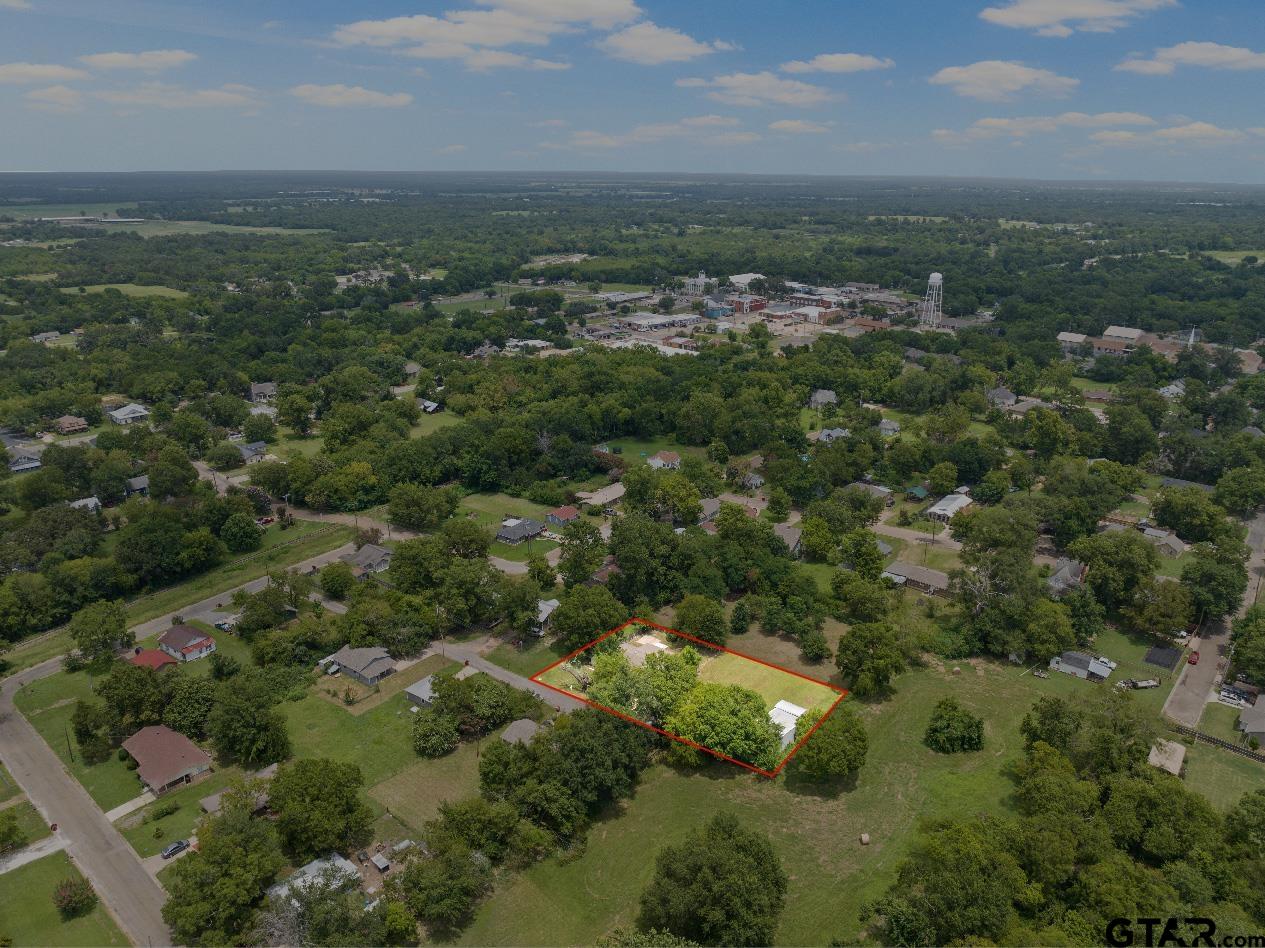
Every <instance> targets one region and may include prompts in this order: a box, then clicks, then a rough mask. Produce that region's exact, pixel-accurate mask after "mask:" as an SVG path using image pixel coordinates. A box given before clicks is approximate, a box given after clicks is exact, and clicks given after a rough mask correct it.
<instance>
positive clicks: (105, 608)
mask: <svg viewBox="0 0 1265 948" xmlns="http://www.w3.org/2000/svg"><path fill="white" fill-rule="evenodd" d="M68 631H69V632H70V638H71V640H72V641H73V642H74V643H75V647H76V648H78V649H79V654H80V655H82V656H83V658H84V661H86V662H87V663H88V664H90V665H98V666H99V665H101V664H102V663H105V662H108V661H110V660H111V659H112V658H114V655H115V653H116V652H117V651H118V650H119V648H120V647H121V646H122V645H123V643H124V642H126V641H127V639H128V634H127V609H126V608H125V607H124V605H123V603H122V602H94V603H91V604H89V605H87V606H84V607H83V608H82V609H80V610H79V611H78V612H76V613H75V614H74V616H73V617H72V618H71V620H70V624H69V626H68Z"/></svg>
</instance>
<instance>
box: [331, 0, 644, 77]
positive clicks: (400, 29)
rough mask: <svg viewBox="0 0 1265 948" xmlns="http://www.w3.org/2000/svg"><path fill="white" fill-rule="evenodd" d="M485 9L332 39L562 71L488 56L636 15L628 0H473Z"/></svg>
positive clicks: (385, 24) (404, 19)
mask: <svg viewBox="0 0 1265 948" xmlns="http://www.w3.org/2000/svg"><path fill="white" fill-rule="evenodd" d="M478 2H479V4H480V5H481V6H482V7H486V8H487V9H461V10H448V11H446V12H444V13H442V14H440V15H439V16H431V15H428V14H415V15H413V16H397V17H391V18H389V19H385V20H358V21H356V22H354V23H347V24H344V25H342V26H339V27H337V28H336V29H335V30H334V33H333V40H334V42H335V43H337V44H339V45H343V46H370V47H380V48H383V49H391V50H393V51H397V52H402V53H404V54H406V55H409V56H414V57H416V58H419V59H458V60H462V61H464V62H465V63H466V65H467V66H469V67H470V68H471V69H476V70H483V69H493V68H500V67H507V66H509V67H517V68H526V69H565V68H567V67H566V65H565V64H563V63H556V62H552V61H550V60H546V59H532V58H530V57H527V56H522V55H518V54H508V53H507V54H504V55H498V56H492V55H489V53H488V51H489V50H505V49H506V48H507V47H510V46H516V45H525V46H546V45H548V44H549V43H550V42H551V41H552V39H553V38H554V37H555V36H558V35H561V34H565V33H573V32H576V31H577V30H579V29H584V28H600V29H613V28H614V27H616V26H619V25H621V24H624V23H628V22H631V21H632V20H635V19H636V18H637V17H638V16H639V15H640V13H641V11H640V9H639V8H638V7H637V5H636V4H635V3H633V2H632V0H478Z"/></svg>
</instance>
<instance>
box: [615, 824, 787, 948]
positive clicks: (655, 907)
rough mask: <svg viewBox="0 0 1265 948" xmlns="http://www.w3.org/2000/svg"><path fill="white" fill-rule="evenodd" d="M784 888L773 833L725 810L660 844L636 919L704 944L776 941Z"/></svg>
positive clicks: (784, 878) (644, 925) (643, 926)
mask: <svg viewBox="0 0 1265 948" xmlns="http://www.w3.org/2000/svg"><path fill="white" fill-rule="evenodd" d="M786 889H787V876H786V872H785V871H784V870H783V869H782V863H781V860H780V859H778V856H777V853H776V852H775V851H774V849H773V846H772V844H771V843H770V842H769V840H768V838H767V837H766V836H762V835H760V834H758V833H755V832H752V831H750V830H747V829H744V828H743V826H742V824H741V823H740V822H739V820H738V818H737V817H736V816H734V815H732V814H729V813H722V814H719V815H717V816H714V817H712V818H711V820H709V821H708V822H707V824H706V825H704V826H703V827H702V828H700V829H697V830H694V831H693V832H691V833H690V834H689V835H688V836H687V837H686V838H685V840H684V841H683V842H682V843H681V844H680V845H679V846H667V847H664V849H663V850H661V851H660V853H659V856H658V858H657V859H656V860H655V874H654V878H653V879H652V880H651V881H650V885H649V886H647V888H646V891H645V893H644V894H643V895H642V897H641V912H640V914H639V915H638V918H637V924H638V926H639V927H640V928H641V929H642V930H643V931H646V930H652V929H659V930H662V931H665V932H668V933H670V934H672V935H675V936H677V937H678V938H686V939H689V940H690V941H693V942H697V943H698V944H700V945H771V944H772V943H773V935H774V933H775V932H776V930H777V923H778V918H779V916H780V915H781V914H782V907H783V906H784V905H785V903H786Z"/></svg>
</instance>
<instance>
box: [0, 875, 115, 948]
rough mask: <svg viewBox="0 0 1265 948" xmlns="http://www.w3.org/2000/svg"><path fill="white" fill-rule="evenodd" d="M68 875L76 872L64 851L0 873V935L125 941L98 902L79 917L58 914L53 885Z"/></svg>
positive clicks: (19, 939)
mask: <svg viewBox="0 0 1265 948" xmlns="http://www.w3.org/2000/svg"><path fill="white" fill-rule="evenodd" d="M68 878H76V879H77V878H80V874H79V870H78V869H76V868H75V867H74V865H73V864H72V863H71V861H70V857H68V856H67V855H66V854H65V853H64V852H60V853H52V854H51V855H48V856H45V857H44V858H43V859H37V860H35V862H30V863H27V864H26V865H25V866H21V867H19V868H17V869H14V870H13V871H12V872H7V873H5V874H4V876H3V877H0V879H2V881H0V935H3V936H5V937H7V938H10V939H12V943H13V944H14V945H18V946H26V945H66V946H74V945H87V946H105V945H126V944H127V943H128V941H127V939H126V938H124V937H123V933H122V932H121V931H119V928H118V926H117V925H115V924H114V920H113V919H112V918H110V916H109V914H108V913H107V912H106V910H105V907H104V906H102V905H101V904H100V903H99V902H98V903H97V905H96V906H95V907H94V908H93V909H92V911H91V912H89V913H88V914H87V915H84V916H81V917H80V918H75V919H71V920H70V921H64V920H63V919H62V918H61V916H60V915H59V914H58V913H57V909H56V908H54V906H53V889H54V887H55V886H56V885H57V883H58V882H60V881H61V880H62V879H68Z"/></svg>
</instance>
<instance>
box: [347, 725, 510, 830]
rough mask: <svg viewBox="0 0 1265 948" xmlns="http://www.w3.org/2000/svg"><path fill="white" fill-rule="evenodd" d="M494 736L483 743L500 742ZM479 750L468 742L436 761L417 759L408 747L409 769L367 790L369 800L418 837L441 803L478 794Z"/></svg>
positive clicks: (436, 814) (436, 813) (434, 815)
mask: <svg viewBox="0 0 1265 948" xmlns="http://www.w3.org/2000/svg"><path fill="white" fill-rule="evenodd" d="M499 740H500V737H498V736H497V735H496V734H493V735H490V736H489V737H485V738H484V739H483V741H484V742H485V743H486V742H489V741H499ZM480 749H481V748H480V747H479V746H478V745H476V744H475V743H473V742H470V741H467V742H463V743H462V744H460V745H458V747H457V749H456V750H455V751H453V752H452V753H451V754H445V755H444V756H443V757H439V758H436V759H435V760H424V759H422V758H420V757H417V756H416V755H415V754H414V753H413V750H412V747H411V746H410V747H409V748H408V749H407V756H408V758H409V761H408V765H407V766H406V767H405V768H404V769H403V770H401V771H400V772H399V773H397V774H395V775H394V776H392V777H388V778H387V779H385V780H383V781H381V782H380V783H378V784H376V785H375V786H373V787H371V788H370V789H369V797H370V799H372V800H374V801H375V802H376V803H378V804H380V805H381V806H382V807H383V808H384V809H385V810H386V812H387V813H390V814H391V815H392V816H393V817H395V818H396V819H397V820H399V821H400V822H401V823H403V824H404V825H405V826H407V827H408V828H409V829H410V830H411V831H412V832H413V833H415V834H420V833H421V832H422V830H423V828H424V827H425V825H426V821H427V820H433V819H435V817H437V816H439V805H440V804H441V803H452V802H455V801H457V800H464V799H466V798H467V797H473V796H478V793H479V751H480Z"/></svg>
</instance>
